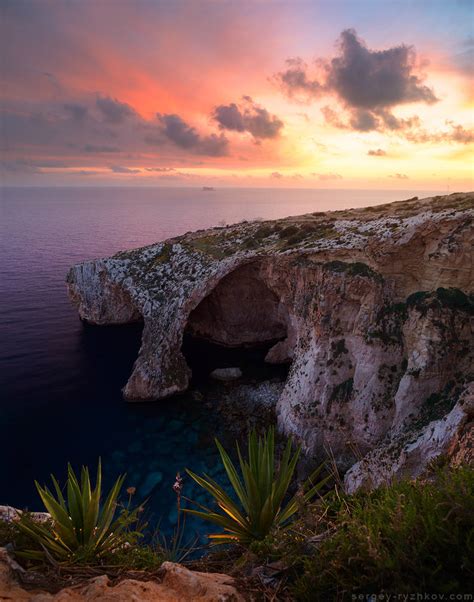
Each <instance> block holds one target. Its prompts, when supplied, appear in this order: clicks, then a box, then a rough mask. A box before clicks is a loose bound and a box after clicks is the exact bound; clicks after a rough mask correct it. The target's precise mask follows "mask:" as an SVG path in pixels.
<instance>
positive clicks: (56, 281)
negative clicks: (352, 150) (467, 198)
mask: <svg viewBox="0 0 474 602" xmlns="http://www.w3.org/2000/svg"><path fill="white" fill-rule="evenodd" d="M433 194H440V192H439V191H414V190H396V191H394V190H391V191H388V190H301V189H298V190H295V189H250V188H249V189H241V188H239V189H236V188H234V189H230V188H222V189H220V188H218V189H216V190H201V189H199V188H158V187H155V188H143V187H141V188H129V187H122V188H119V187H100V188H99V187H97V188H92V187H76V188H72V187H71V188H59V187H55V188H44V187H42V188H39V187H38V188H32V187H24V188H20V187H17V188H7V187H1V186H0V505H12V506H15V507H18V508H28V509H30V510H41V509H42V507H41V502H40V499H39V497H38V494H37V491H36V488H35V485H34V481H35V480H37V481H39V482H40V483H42V484H43V483H48V482H49V477H50V474H54V475H56V476H57V477H58V478H59V480H60V481H64V478H65V474H66V467H67V463H68V462H70V463H71V464H72V465H73V467H74V468H76V469H78V468H80V466H81V465H83V464H84V465H88V466H89V467H90V468H91V469H92V472H93V473H94V467H95V466H96V465H97V462H98V458H99V457H100V458H101V460H102V465H103V470H104V477H105V483H106V485H110V484H111V483H112V481H113V480H114V479H115V478H116V477H117V476H118V475H119V474H122V473H126V474H127V477H126V481H125V486H126V487H134V488H135V489H136V493H135V494H134V498H133V502H134V503H137V504H138V503H140V504H141V503H143V502H146V503H145V508H146V517H147V520H148V521H149V524H151V525H152V526H153V525H155V526H156V528H159V530H160V531H161V532H162V533H163V535H164V536H165V537H170V536H171V534H172V533H173V530H174V528H175V525H176V519H177V509H176V499H175V494H174V492H173V490H172V485H173V483H174V479H175V475H176V473H177V472H180V473H181V474H182V475H184V474H185V469H186V468H190V469H191V470H193V471H194V472H197V473H200V474H202V473H204V472H206V473H207V474H209V475H211V476H212V477H213V478H216V479H217V480H221V481H223V480H225V476H224V474H223V471H222V467H221V465H220V463H219V460H218V455H217V453H216V448H215V445H214V440H213V439H214V436H215V435H216V434H217V435H218V436H221V437H222V438H223V440H225V438H226V427H225V424H224V423H223V421H222V420H221V419H220V418H219V417H218V416H217V415H215V414H214V413H213V412H212V411H209V409H204V407H203V403H202V401H200V400H196V399H195V398H194V397H193V396H192V395H190V394H186V393H185V394H182V395H180V396H177V397H174V398H170V399H165V400H161V401H157V402H152V403H126V402H124V401H123V399H122V395H121V388H122V387H123V386H124V384H125V382H126V380H127V378H128V376H129V374H130V372H131V370H132V366H133V362H134V360H135V359H136V356H137V353H138V350H139V346H140V327H139V326H137V325H132V326H122V327H91V326H89V327H87V326H84V325H83V324H82V323H81V322H80V320H79V318H78V315H77V312H76V310H75V309H74V308H73V307H72V306H71V304H70V302H69V300H68V297H67V293H66V286H65V276H66V273H67V271H68V269H69V267H70V266H72V265H73V264H76V263H78V262H82V261H86V260H89V259H94V258H99V257H107V256H109V255H112V254H114V253H116V252H118V251H121V250H124V249H132V248H135V247H141V246H143V245H147V244H151V243H155V242H157V241H160V240H164V239H166V238H169V237H171V236H176V235H179V234H183V233H185V232H187V231H190V230H196V229H200V228H208V227H211V226H216V225H224V224H231V223H234V222H239V221H241V220H253V219H262V220H266V219H274V218H281V217H286V216H289V215H298V214H303V213H310V212H315V211H326V210H336V209H347V208H351V207H363V206H368V205H376V204H381V203H386V202H389V201H395V200H401V199H404V198H410V197H413V196H415V195H416V196H418V197H420V198H422V197H424V196H431V195H433ZM184 495H185V496H186V497H188V498H190V499H194V500H197V501H200V502H202V501H205V497H203V494H202V491H199V488H198V487H197V486H196V485H194V484H193V482H192V481H191V479H189V478H186V477H185V481H184ZM187 529H188V531H189V533H191V534H192V533H193V532H196V533H199V536H200V540H201V541H204V539H205V535H206V533H207V532H208V527H207V526H206V525H204V524H203V523H202V522H199V519H197V518H194V517H192V518H190V519H189V523H188V525H187Z"/></svg>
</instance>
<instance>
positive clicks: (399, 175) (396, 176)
mask: <svg viewBox="0 0 474 602" xmlns="http://www.w3.org/2000/svg"><path fill="white" fill-rule="evenodd" d="M388 177H389V178H394V179H395V180H409V179H410V178H409V177H408V176H407V175H406V174H404V173H395V174H393V175H391V176H388Z"/></svg>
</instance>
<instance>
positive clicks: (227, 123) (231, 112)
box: [213, 103, 246, 132]
mask: <svg viewBox="0 0 474 602" xmlns="http://www.w3.org/2000/svg"><path fill="white" fill-rule="evenodd" d="M213 118H214V119H215V120H216V121H217V123H218V124H219V127H221V128H223V129H226V130H234V131H236V132H245V129H246V128H245V125H244V118H243V115H242V113H241V112H240V109H239V107H238V106H237V105H236V104H235V103H231V104H230V105H220V106H218V107H216V108H215V109H214V113H213Z"/></svg>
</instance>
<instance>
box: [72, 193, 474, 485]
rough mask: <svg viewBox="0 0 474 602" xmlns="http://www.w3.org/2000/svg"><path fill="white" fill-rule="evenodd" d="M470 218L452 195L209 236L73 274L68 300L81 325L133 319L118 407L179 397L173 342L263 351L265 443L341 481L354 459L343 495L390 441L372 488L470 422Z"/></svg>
mask: <svg viewBox="0 0 474 602" xmlns="http://www.w3.org/2000/svg"><path fill="white" fill-rule="evenodd" d="M473 215H474V194H473V193H463V194H453V195H449V196H443V197H434V198H429V199H424V200H418V199H411V200H408V201H402V202H397V203H391V204H388V205H380V206H377V207H368V208H366V209H357V210H348V211H336V212H329V213H315V214H308V215H304V216H299V217H294V218H287V219H283V220H276V221H268V222H250V223H241V224H236V225H234V226H228V227H224V228H213V229H210V230H205V231H198V232H193V233H188V234H185V235H184V236H181V237H177V238H174V239H170V240H168V241H165V242H162V243H158V244H155V245H151V246H148V247H144V248H142V249H136V250H133V251H126V252H123V253H119V254H117V255H115V256H114V257H112V258H110V259H102V260H97V261H93V262H86V263H84V264H81V265H78V266H75V267H73V268H72V269H71V270H70V272H69V274H68V277H67V282H68V288H69V294H70V297H71V300H72V301H73V302H74V303H75V304H76V306H77V307H78V310H79V314H80V316H81V318H82V319H83V320H86V321H87V322H90V323H92V324H99V325H100V324H117V323H127V322H131V321H135V320H138V319H143V321H144V330H143V337H142V346H141V349H140V353H139V357H138V358H137V361H136V362H135V366H134V370H133V373H132V375H131V376H130V378H129V380H128V382H127V385H126V386H125V389H124V395H125V397H126V398H127V399H128V400H135V399H139V400H142V399H147V400H153V399H159V398H162V397H165V396H168V395H171V394H173V393H176V392H179V391H183V390H185V389H186V388H187V387H188V384H189V378H190V370H189V368H188V366H187V364H186V361H185V358H184V356H183V354H182V352H181V344H182V339H183V333H184V332H185V331H186V332H189V333H192V334H194V335H197V336H200V337H203V338H206V339H208V340H210V341H213V342H217V343H219V344H221V345H227V346H230V347H232V346H239V345H252V344H254V343H259V342H262V341H266V342H268V341H275V345H274V346H273V347H272V348H271V349H270V351H269V352H268V354H267V358H266V360H267V361H269V362H275V363H278V362H290V361H291V368H290V371H289V376H288V379H287V381H286V385H285V387H284V389H283V391H282V394H281V396H280V398H279V401H278V406H277V411H278V424H279V427H280V429H281V430H282V431H284V432H285V433H287V434H293V435H295V436H296V437H297V438H298V439H299V440H300V441H301V443H302V444H303V449H304V451H305V452H306V453H307V454H308V455H309V456H311V457H314V458H315V459H317V458H321V457H323V456H324V455H325V451H326V450H327V449H331V451H332V453H333V455H334V456H335V458H336V460H337V462H338V464H339V466H340V467H341V468H342V469H347V468H349V467H350V466H353V465H354V463H355V462H356V461H357V460H359V459H360V458H362V457H365V456H367V454H369V455H368V456H367V462H366V464H361V463H360V462H359V464H358V468H356V467H354V468H353V471H352V473H351V474H352V476H350V477H348V483H349V482H350V483H351V485H348V486H350V487H351V488H353V489H354V488H356V487H358V486H360V485H361V484H363V483H367V481H368V479H369V477H368V476H367V474H366V471H367V470H368V471H369V472H370V474H371V476H370V479H372V480H374V475H373V473H374V470H375V468H374V463H375V464H377V466H378V464H380V462H381V461H382V460H381V459H380V458H379V459H378V460H376V459H374V460H373V462H372V460H371V458H375V457H376V455H377V453H378V452H377V450H382V449H385V450H386V449H387V448H388V447H390V446H393V444H394V442H398V443H397V445H395V448H394V449H396V450H398V451H397V452H396V453H397V454H398V455H397V459H398V460H399V462H398V460H397V462H398V463H397V462H395V461H393V462H392V466H393V467H394V468H393V469H390V467H389V468H388V469H387V471H385V472H384V471H383V470H382V471H381V472H380V479H379V478H378V477H377V478H375V482H379V481H380V480H383V479H385V480H386V479H388V478H390V477H391V476H393V475H394V474H396V475H398V474H402V473H403V474H405V473H406V474H415V473H416V471H417V468H416V467H417V466H419V465H421V464H422V463H423V462H424V460H425V459H426V458H427V457H428V456H429V457H430V458H433V457H435V456H436V455H437V454H439V453H441V452H442V451H444V450H445V449H446V447H449V445H450V442H451V443H452V440H453V438H455V437H457V436H458V435H457V434H456V433H457V432H458V427H457V426H456V425H460V424H461V422H463V421H464V422H465V419H464V418H462V419H461V418H460V415H461V414H462V413H463V412H469V411H470V410H467V409H466V407H465V405H462V404H465V401H462V400H465V398H466V395H467V394H466V393H465V391H466V390H467V387H468V386H469V382H471V381H472V366H473V355H472V354H473V345H472V343H473V333H472V327H473V319H474V318H473V280H474V279H473V251H472V249H473V236H472V219H473ZM459 404H461V405H459ZM461 406H462V407H461ZM456 408H457V409H456ZM466 415H467V414H466ZM444 419H445V420H446V421H447V422H448V423H449V424H450V425H451V427H452V428H451V427H450V428H449V429H448V428H447V427H446V428H445V433H444V435H441V432H440V430H439V429H441V430H442V429H443V427H442V425H441V426H440V425H438V426H436V425H435V426H434V427H433V428H434V431H433V433H434V432H436V433H437V434H438V435H439V437H438V440H439V444H436V443H433V436H431V435H430V434H429V433H430V432H431V431H430V429H431V428H432V427H431V426H430V425H431V424H432V423H437V421H440V420H444ZM466 420H467V419H466ZM448 431H449V432H448ZM408 434H409V436H408ZM438 435H437V436H438ZM418 439H419V443H418V446H417V447H416V446H415V448H416V449H418V451H417V452H416V453H415V452H414V451H413V449H415V448H413V449H411V451H409V450H407V449H406V448H405V446H407V445H415V442H416V441H417V440H418ZM427 441H430V443H429V445H428V444H427ZM423 442H424V443H423ZM398 444H399V445H398ZM428 448H429V452H428V451H427V450H428ZM390 449H392V448H390ZM392 451H393V450H392ZM390 453H392V452H390ZM374 454H375V455H374ZM371 462H372V464H371ZM389 464H390V463H389ZM367 467H368V468H367ZM364 471H365V472H364ZM364 475H365V476H364Z"/></svg>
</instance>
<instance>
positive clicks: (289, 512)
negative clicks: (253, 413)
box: [185, 428, 327, 545]
mask: <svg viewBox="0 0 474 602" xmlns="http://www.w3.org/2000/svg"><path fill="white" fill-rule="evenodd" d="M216 445H217V447H218V449H219V453H220V456H221V460H222V463H223V465H224V468H225V471H226V473H227V476H228V478H229V482H230V485H231V486H232V489H233V491H234V494H235V496H234V498H235V497H236V498H237V499H238V500H239V501H238V502H237V501H235V499H232V498H231V497H230V496H229V495H228V494H227V493H226V491H225V490H224V489H223V487H221V486H220V485H219V484H218V483H216V481H214V480H213V479H211V478H210V477H209V476H207V475H204V477H199V476H198V475H196V474H194V473H193V472H191V471H190V470H188V471H187V472H188V474H189V475H190V476H191V477H192V478H193V479H194V480H195V481H196V483H198V484H199V485H201V487H203V488H204V489H205V490H206V491H207V492H208V493H210V494H211V495H212V496H213V498H214V499H215V501H216V502H217V505H218V506H219V511H215V512H214V511H213V510H210V509H209V508H205V507H202V506H201V508H202V510H189V509H187V510H185V512H189V513H191V514H194V515H196V516H199V517H200V518H202V519H204V520H206V521H209V522H211V523H213V524H215V525H218V526H219V527H222V528H223V529H224V533H219V534H213V535H210V536H209V537H210V538H211V540H212V541H213V543H215V544H223V543H240V544H243V545H248V544H250V543H251V542H253V541H255V540H262V539H264V538H265V536H267V535H268V534H269V533H270V531H271V530H272V529H273V528H275V527H278V526H282V525H285V524H286V523H287V522H288V521H289V519H290V518H291V517H292V516H293V515H294V514H295V513H296V512H297V511H298V509H299V506H300V503H305V502H308V501H309V500H310V499H311V498H313V497H314V496H315V495H316V493H317V492H318V491H319V490H320V489H321V487H322V486H323V485H324V484H325V482H326V480H327V479H323V480H321V481H319V482H318V483H317V484H316V485H313V482H314V479H315V478H316V477H317V475H318V474H319V472H320V471H321V468H322V467H320V468H319V469H318V470H317V471H316V472H315V473H314V474H313V475H312V477H311V478H310V479H309V480H308V482H307V483H306V486H305V487H304V491H302V492H301V493H299V494H298V493H297V494H296V495H295V496H293V497H292V498H291V500H289V502H288V503H287V504H286V505H284V499H285V497H286V494H287V492H288V488H289V486H290V483H291V481H292V478H293V475H294V472H295V468H296V463H297V461H298V458H299V454H300V448H299V447H298V448H297V450H296V451H295V452H294V453H293V452H292V441H291V439H290V440H289V441H288V442H287V445H286V448H285V451H284V453H283V455H282V457H281V460H280V462H279V463H278V462H277V457H276V453H275V432H274V429H273V428H270V429H269V430H268V432H267V433H265V435H264V436H263V437H257V434H256V433H255V431H253V432H252V433H250V435H249V437H248V460H244V458H243V457H242V454H241V453H240V449H239V446H238V445H237V452H238V457H239V464H240V472H241V474H240V475H239V473H238V471H237V469H236V467H235V466H234V464H233V463H232V460H231V459H230V457H229V455H228V454H227V452H226V451H225V450H224V448H223V447H222V445H221V444H220V443H219V441H217V440H216Z"/></svg>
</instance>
